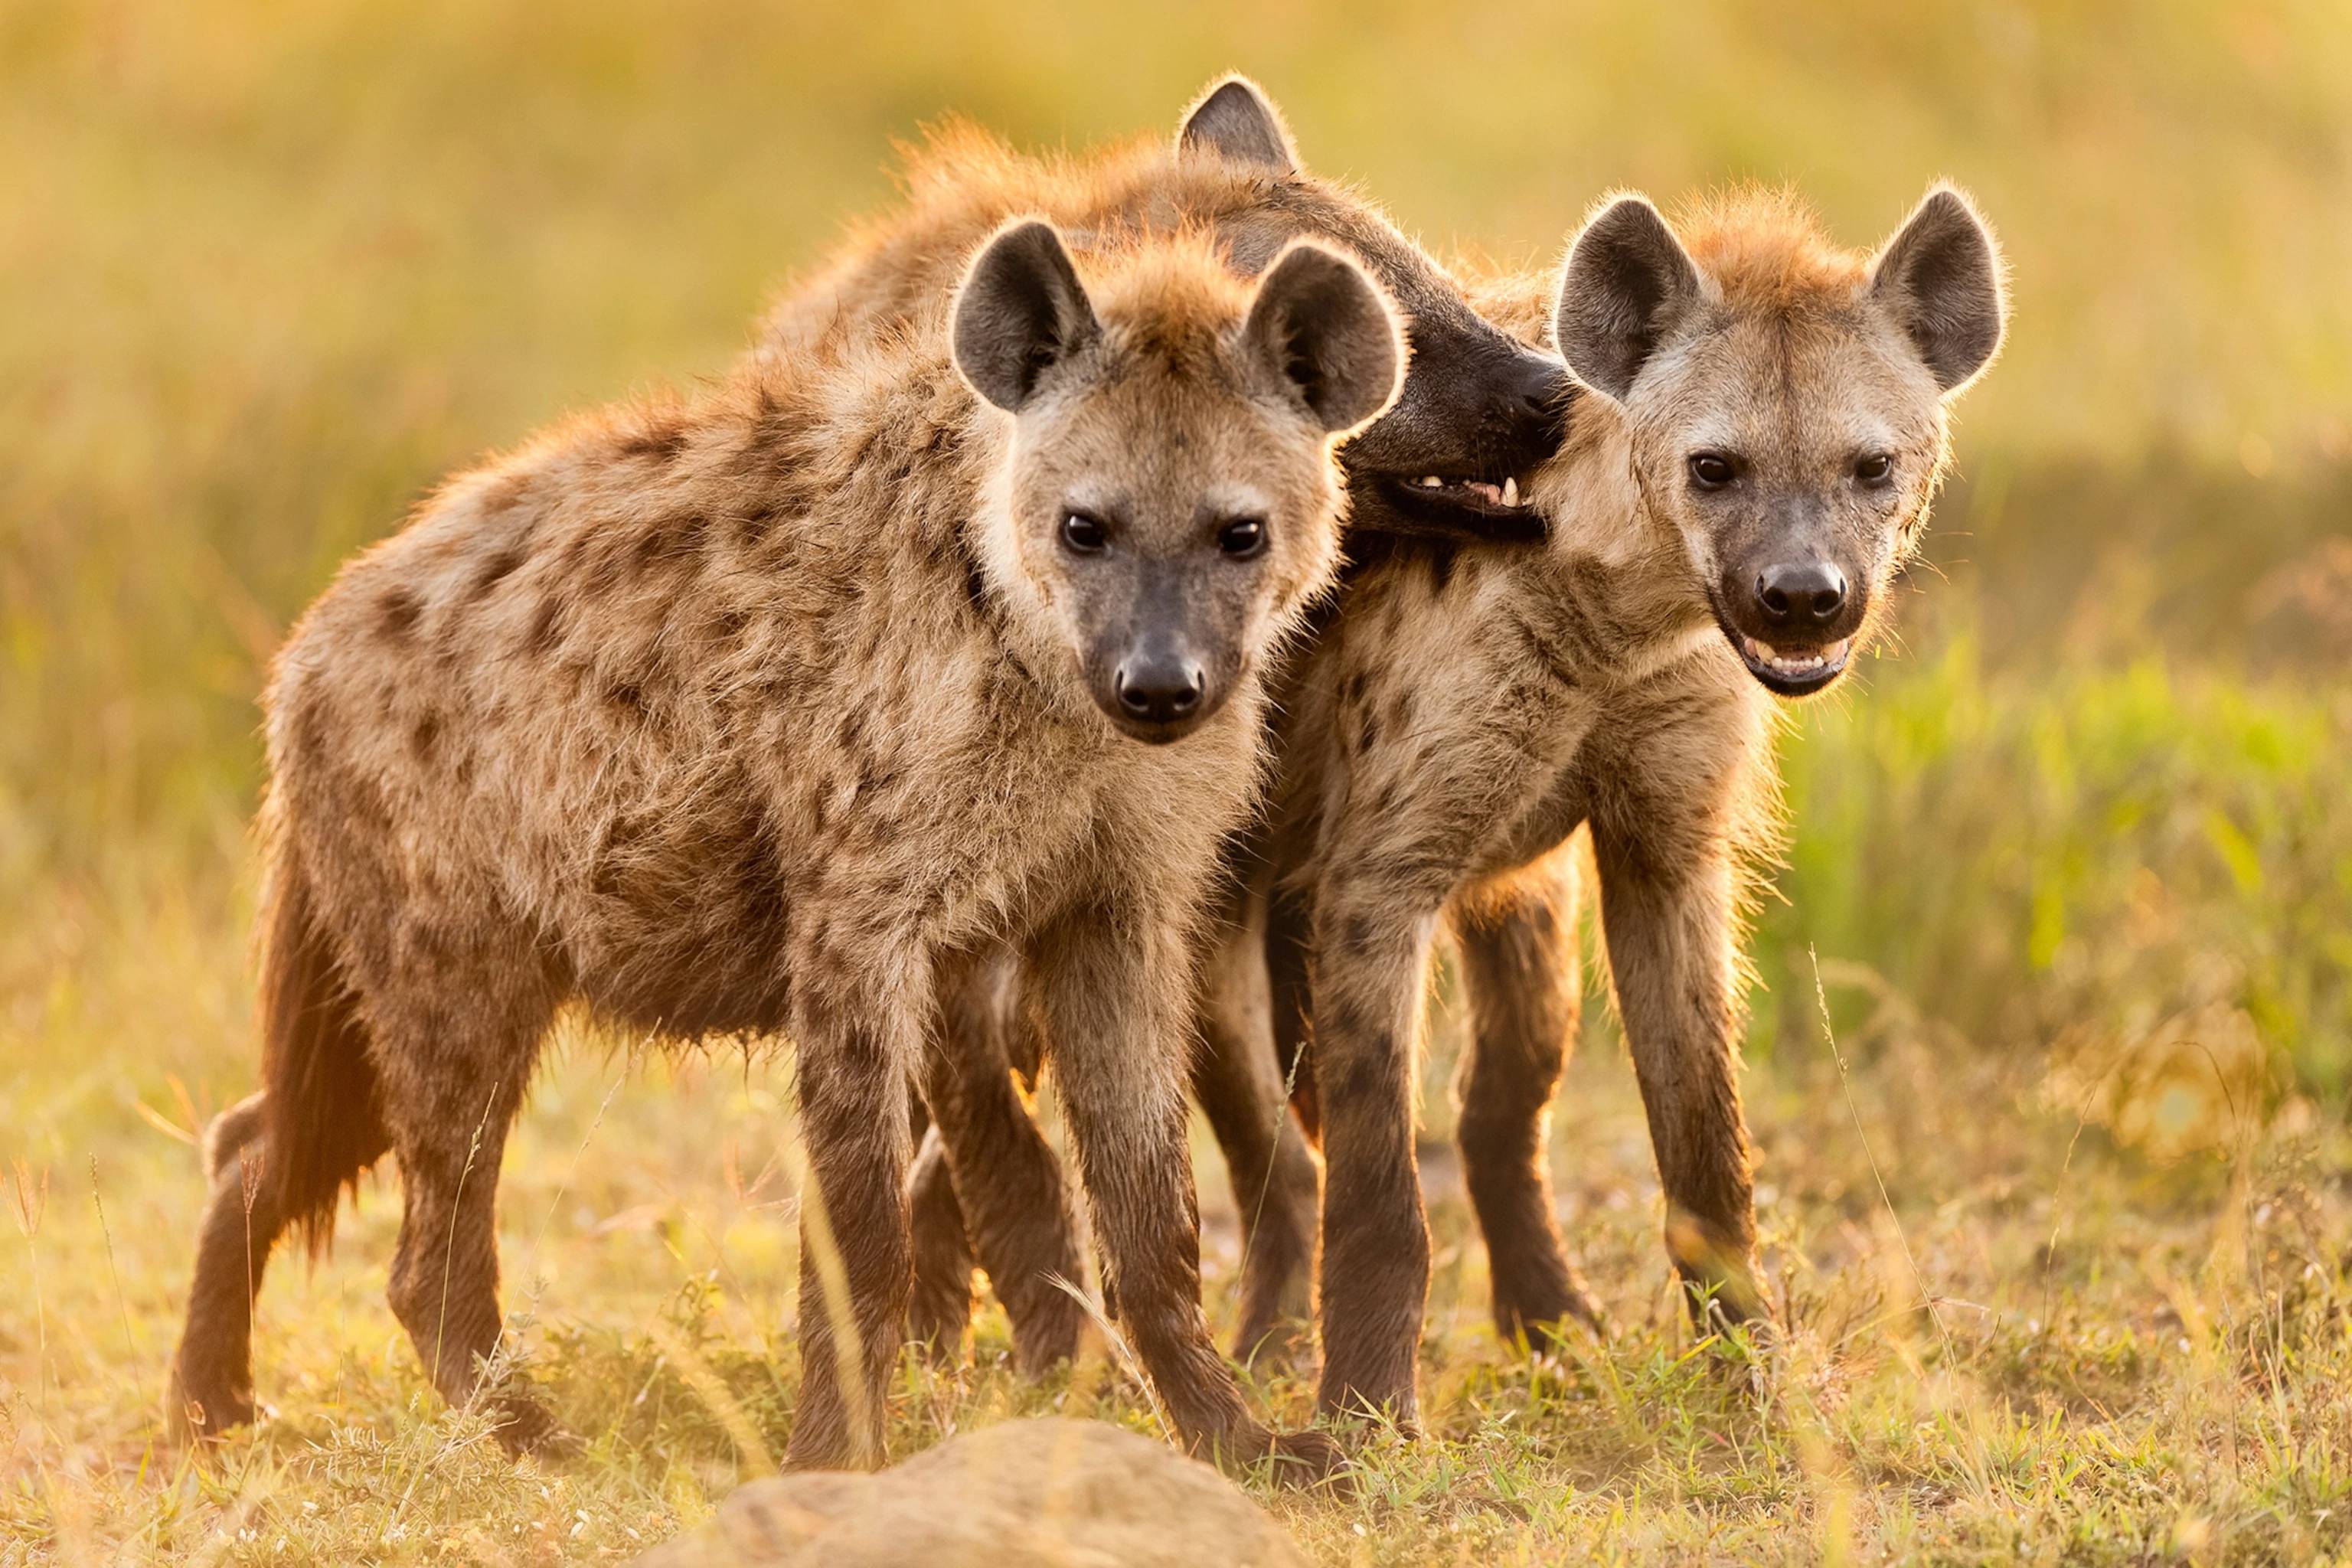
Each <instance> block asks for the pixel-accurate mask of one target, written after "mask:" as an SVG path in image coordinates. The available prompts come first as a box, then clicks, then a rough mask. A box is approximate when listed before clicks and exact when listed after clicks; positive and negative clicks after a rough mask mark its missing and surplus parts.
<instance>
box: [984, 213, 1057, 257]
mask: <svg viewBox="0 0 2352 1568" xmlns="http://www.w3.org/2000/svg"><path fill="white" fill-rule="evenodd" d="M999 246H1013V247H1019V248H1020V249H1022V250H1028V251H1042V250H1045V249H1048V248H1051V249H1055V250H1059V249H1061V248H1062V231H1061V230H1060V229H1057V228H1055V226H1053V225H1052V224H1050V223H1047V222H1046V221H1045V219H1044V218H1042V217H1024V218H1019V219H1016V220H1014V221H1013V222H1012V223H1008V224H1006V225H1005V226H1003V228H1000V229H998V230H997V231H996V237H995V238H993V239H992V240H990V241H989V242H988V244H987V245H986V246H985V247H982V248H983V250H994V249H996V248H997V247H999Z"/></svg>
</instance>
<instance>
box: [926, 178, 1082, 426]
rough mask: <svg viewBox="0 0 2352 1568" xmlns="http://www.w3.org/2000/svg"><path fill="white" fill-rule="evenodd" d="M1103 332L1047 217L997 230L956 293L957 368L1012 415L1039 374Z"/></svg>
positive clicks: (1027, 396) (1033, 388) (1033, 387)
mask: <svg viewBox="0 0 2352 1568" xmlns="http://www.w3.org/2000/svg"><path fill="white" fill-rule="evenodd" d="M1100 331H1102V328H1101V325H1100V324H1099V323H1098V322H1097V321H1096V320H1095V308H1094V306H1093V304H1092V303H1091V302H1090V301H1088V300H1087V290H1086V285H1085V284H1083V283H1080V282H1079V281H1078V273H1077V269H1076V268H1074V267H1072V266H1071V265H1070V253H1069V251H1068V250H1066V249H1065V248H1064V247H1063V245H1062V237H1061V236H1060V235H1058V234H1056V233H1055V232H1054V226H1053V225H1052V224H1049V223H1046V222H1045V221H1043V220H1042V219H1038V218H1027V219H1024V220H1020V221H1017V222H1014V223H1011V224H1008V225H1006V226H1004V227H1003V228H1002V229H1000V230H998V231H997V235H996V237H995V238H994V239H992V240H990V241H989V242H988V243H987V244H986V245H985V246H983V247H981V252H980V255H979V256H978V257H977V258H974V260H973V261H972V264H971V270H970V271H968V272H966V273H965V274H964V279H963V287H962V288H961V289H958V290H957V291H956V298H955V317H954V327H953V341H954V343H955V363H956V369H957V370H959V371H961V372H962V373H963V378H964V379H965V380H966V381H968V382H970V383H971V389H972V390H973V391H974V392H977V393H979V394H980V395H982V397H985V398H986V399H988V401H989V402H991V403H993V404H994V405H996V406H997V407H999V408H1002V409H1003V410H1004V411H1005V412H1006V413H1008V414H1018V413H1019V412H1020V411H1021V409H1022V407H1023V405H1025V404H1026V403H1027V402H1028V401H1029V399H1030V396H1031V395H1033V394H1034V393H1035V392H1036V390H1037V383H1038V381H1039V379H1040V378H1042V377H1043V376H1044V375H1045V373H1046V372H1047V371H1049V370H1051V369H1053V368H1054V366H1055V365H1057V364H1059V363H1062V362H1063V361H1064V360H1066V359H1067V358H1069V357H1070V355H1072V354H1074V353H1076V352H1077V351H1078V350H1080V349H1082V348H1084V347H1085V346H1086V345H1087V343H1089V342H1093V341H1094V339H1095V337H1096V335H1097V333H1098V332H1100Z"/></svg>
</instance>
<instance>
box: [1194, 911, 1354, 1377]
mask: <svg viewBox="0 0 2352 1568" xmlns="http://www.w3.org/2000/svg"><path fill="white" fill-rule="evenodd" d="M1272 1009H1273V999H1272V997H1271V996H1270V995H1269V994H1268V984H1267V975H1266V967H1265V942H1264V939H1263V934H1262V933H1261V932H1260V931H1256V930H1254V929H1250V928H1249V927H1247V926H1244V925H1240V924H1236V925H1235V926H1234V927H1232V928H1230V930H1229V931H1228V935H1227V940H1226V941H1225V942H1223V943H1221V944H1220V945H1219V948H1218V951H1217V952H1215V953H1214V954H1213V955H1212V957H1211V959H1210V961H1209V963H1208V964H1207V966H1206V969H1205V973H1204V974H1203V976H1202V985H1201V988H1200V1005H1199V1016H1198V1019H1197V1025H1196V1026H1197V1028H1198V1031H1199V1036H1200V1037H1199V1040H1198V1041H1197V1043H1196V1045H1195V1048H1194V1056H1193V1058H1192V1097H1193V1099H1194V1100H1198V1101H1199V1102H1200V1106H1201V1110H1202V1113H1203V1114H1204V1115H1206V1116H1207V1118H1208V1121H1209V1128H1210V1131H1213V1132H1214V1133H1215V1134H1216V1138H1217V1147H1218V1149H1219V1152H1222V1153H1223V1155H1224V1158H1225V1169H1226V1172H1227V1173H1228V1175H1229V1177H1230V1179H1231V1181H1232V1184H1233V1190H1234V1204H1235V1205H1236V1206H1237V1207H1238V1208H1239V1209H1240V1211H1241V1229H1242V1277H1241V1289H1240V1301H1239V1309H1240V1310H1239V1312H1238V1314H1237V1322H1236V1324H1235V1327H1234V1340H1233V1345H1234V1355H1235V1356H1236V1357H1237V1358H1239V1359H1240V1360H1243V1361H1245V1362H1246V1361H1250V1360H1253V1359H1255V1357H1256V1356H1258V1355H1260V1354H1265V1355H1268V1356H1271V1357H1273V1358H1275V1359H1276V1360H1283V1359H1287V1358H1288V1357H1289V1356H1291V1355H1292V1354H1294V1353H1295V1352H1297V1351H1298V1350H1299V1349H1301V1348H1303V1345H1304V1342H1305V1341H1306V1339H1307V1336H1308V1333H1309V1332H1310V1328H1309V1325H1310V1324H1311V1323H1312V1321H1313V1318H1314V1312H1315V1237H1316V1231H1317V1229H1318V1216H1319V1214H1320V1211H1321V1203H1322V1173H1321V1170H1320V1168H1319V1167H1318V1164H1317V1163H1316V1160H1315V1156H1314V1154H1313V1153H1312V1152H1310V1151H1309V1150H1308V1148H1307V1138H1306V1135H1305V1133H1304V1132H1303V1131H1301V1130H1300V1128H1299V1127H1298V1125H1297V1123H1296V1122H1295V1121H1292V1120H1291V1115H1290V1105H1289V1098H1288V1094H1287V1092H1286V1084H1285V1082H1284V1078H1283V1071H1282V1067H1281V1064H1280V1062H1279V1061H1278V1060H1277V1059H1276V1045H1275V1041H1274V1039H1273V1037H1272V1032H1271V1029H1272V1026H1271V1013H1272Z"/></svg>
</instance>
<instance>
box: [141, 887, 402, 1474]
mask: <svg viewBox="0 0 2352 1568" xmlns="http://www.w3.org/2000/svg"><path fill="white" fill-rule="evenodd" d="M263 931H264V936H265V940H264V942H263V943H262V962H261V977H260V978H261V987H260V993H261V994H260V1001H261V1010H260V1011H261V1017H260V1022H261V1036H262V1081H263V1084H264V1086H265V1087H264V1088H263V1089H262V1091H261V1092H260V1093H258V1094H256V1095H253V1096H251V1097H249V1098H247V1100H243V1101H241V1102H239V1103H238V1104H237V1105H236V1106H235V1107H233V1108H232V1109H230V1110H227V1111H226V1112H224V1113H223V1114H222V1115H221V1116H220V1117H219V1118H218V1119H217V1120H215V1121H214V1123H213V1125H212V1128H211V1131H209V1133H208V1134H207V1136H206V1138H205V1181H206V1184H207V1185H208V1187H209V1190H210V1196H209V1197H208V1199H207V1200H206V1203H205V1216H204V1220H203V1223H202V1224H201V1226H199V1227H198V1235H197V1245H196V1265H195V1278H194V1283H193V1284H192V1285H191V1286H190V1288H189V1291H188V1316H187V1325H186V1327H185V1329H184V1331H182V1334H181V1338H180V1345H179V1350H178V1352H176V1353H175V1354H174V1355H173V1359H172V1383H171V1390H170V1393H169V1394H168V1395H167V1396H166V1402H165V1403H166V1409H165V1415H166V1416H167V1418H168V1422H169V1425H170V1426H171V1427H172V1429H173V1431H175V1432H177V1433H179V1434H181V1435H183V1436H200V1437H214V1436H219V1435H220V1434H221V1433H222V1432H224V1431H225V1430H226V1429H227V1428H228V1427H230V1426H236V1425H239V1424H240V1423H243V1422H245V1421H248V1420H250V1419H252V1416H253V1409H254V1402H253V1303H254V1298H255V1297H256V1295H257V1294H258V1292H259V1291H260V1289H261V1276H262V1271H263V1269H264V1268H265V1266H266V1265H267V1264H268V1261H269V1254H270V1252H271V1250H272V1249H273V1248H274V1247H276V1245H277V1243H278V1238H279V1237H281V1236H282V1235H283V1234H284V1233H285V1231H286V1230H287V1229H288V1227H289V1226H301V1227H302V1228H303V1229H304V1230H306V1231H308V1232H309V1233H310V1238H311V1240H312V1242H313V1243H314V1244H323V1243H324V1242H325V1240H326V1238H327V1237H328V1236H329V1235H330V1234H331V1231H332V1229H333V1226H334V1218H335V1210H336V1207H337V1205H339V1203H340V1202H341V1197H342V1189H343V1188H344V1187H345V1186H346V1185H348V1184H351V1183H352V1182H354V1181H356V1180H357V1179H358V1177H359V1174H360V1173H361V1172H362V1171H364V1170H366V1169H367V1168H368V1167H369V1166H370V1165H372V1164H373V1163H375V1162H376V1160H378V1159H379V1158H381V1157H382V1156H383V1152H384V1150H385V1148H386V1146H387V1140H386V1138H385V1135H384V1131H383V1122H382V1121H381V1120H380V1119H379V1118H378V1116H377V1110H376V1084H375V1076H374V1069H373V1066H372V1065H371V1063H370V1061H369V1058H368V1044H367V1034H366V1030H365V1028H364V1027H363V1026H362V1024H361V1022H360V1018H359V1014H358V1010H357V1007H356V1005H355V1002H354V998H353V996H352V991H351V988H350V986H349V985H348V984H346V982H345V978H344V974H343V971H342V966H341V963H339V962H338V959H337V956H336V951H335V948H334V944H333V943H332V942H331V940H330V939H329V937H328V936H327V933H326V932H325V931H323V930H322V929H321V928H320V923H319V920H318V916H317V911H316V910H315V908H314V904H313V899H312V893H311V888H310V879H309V877H308V875H307V873H306V871H305V869H304V868H303V865H302V861H301V858H300V857H299V855H298V854H296V853H295V852H294V851H293V849H292V848H291V847H280V849H279V851H278V858H277V861H276V864H274V865H273V866H272V868H271V869H270V875H269V880H268V901H267V905H266V908H265V910H264V923H263Z"/></svg>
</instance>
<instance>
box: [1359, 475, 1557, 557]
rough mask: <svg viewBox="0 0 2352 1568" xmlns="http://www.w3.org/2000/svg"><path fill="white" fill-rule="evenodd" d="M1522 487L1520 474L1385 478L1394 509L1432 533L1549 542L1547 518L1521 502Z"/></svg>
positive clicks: (1384, 488)
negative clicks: (1545, 527) (1545, 539)
mask: <svg viewBox="0 0 2352 1568" xmlns="http://www.w3.org/2000/svg"><path fill="white" fill-rule="evenodd" d="M1523 488H1524V487H1523V486H1522V484H1521V482H1520V478H1519V476H1518V475H1517V474H1505V475H1503V476H1501V477H1499V478H1496V477H1492V476H1487V475H1455V476H1452V477H1448V476H1446V475H1444V474H1424V475H1422V476H1421V477H1419V478H1417V479H1408V478H1403V477H1400V476H1395V475H1382V476H1381V491H1382V496H1383V499H1384V500H1387V501H1388V503H1389V507H1390V510H1392V511H1394V512H1396V513H1398V514H1399V515H1400V516H1401V517H1402V518H1403V519H1405V520H1407V521H1411V522H1413V523H1416V524H1419V525H1421V526H1422V527H1423V528H1424V529H1426V530H1428V531H1432V532H1436V533H1450V534H1462V535H1466V536H1468V537H1470V538H1473V539H1481V540H1497V541H1506V542H1513V543H1540V542H1542V541H1543V539H1544V537H1545V531H1544V520H1543V515H1542V514H1541V513H1540V512H1538V511H1537V510H1536V509H1535V508H1534V507H1532V506H1530V505H1528V503H1527V502H1526V501H1525V500H1523V499H1522V491H1523Z"/></svg>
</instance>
